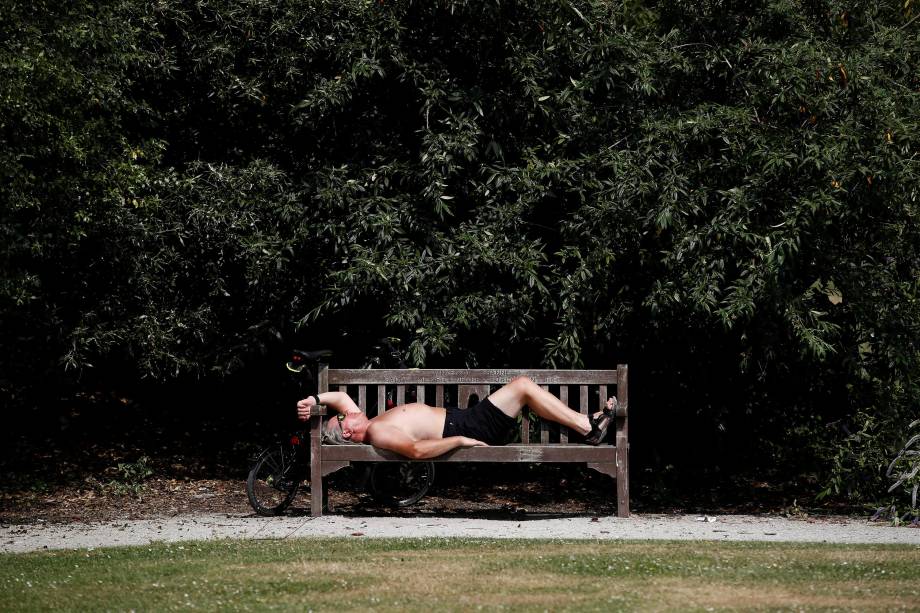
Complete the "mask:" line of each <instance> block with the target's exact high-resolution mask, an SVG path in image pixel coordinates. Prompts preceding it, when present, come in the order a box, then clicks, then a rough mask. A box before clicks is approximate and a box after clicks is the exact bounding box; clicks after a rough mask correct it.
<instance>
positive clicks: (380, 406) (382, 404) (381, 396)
mask: <svg viewBox="0 0 920 613" xmlns="http://www.w3.org/2000/svg"><path fill="white" fill-rule="evenodd" d="M386 412H387V386H386V385H378V386H377V415H383V414H384V413H386Z"/></svg>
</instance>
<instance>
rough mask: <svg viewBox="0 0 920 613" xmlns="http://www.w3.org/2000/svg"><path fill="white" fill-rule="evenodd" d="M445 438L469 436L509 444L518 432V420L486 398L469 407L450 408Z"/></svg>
mask: <svg viewBox="0 0 920 613" xmlns="http://www.w3.org/2000/svg"><path fill="white" fill-rule="evenodd" d="M446 410H447V417H446V418H445V419H444V438H447V437H448V436H468V437H470V438H474V439H476V440H479V441H482V442H483V443H486V444H488V445H507V444H508V443H510V442H511V441H513V440H514V437H515V435H516V434H517V420H516V419H515V418H513V417H509V416H508V415H505V414H504V413H502V411H501V409H499V408H498V407H497V406H495V405H494V404H492V402H491V401H490V400H489V399H488V398H485V399H483V400H481V401H480V402H479V404H477V405H476V406H472V407H470V408H468V409H457V408H448V409H446Z"/></svg>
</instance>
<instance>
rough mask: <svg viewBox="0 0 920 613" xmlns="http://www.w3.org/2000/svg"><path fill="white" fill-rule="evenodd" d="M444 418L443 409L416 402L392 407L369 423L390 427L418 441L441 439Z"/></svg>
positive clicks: (444, 411)
mask: <svg viewBox="0 0 920 613" xmlns="http://www.w3.org/2000/svg"><path fill="white" fill-rule="evenodd" d="M446 416H447V411H446V410H445V409H443V408H440V407H432V406H428V405H427V404H421V403H418V402H416V403H412V404H403V405H400V406H398V407H394V408H392V409H390V410H389V411H387V412H386V413H384V414H383V415H378V416H377V417H374V418H373V419H371V420H370V421H371V422H373V423H384V424H386V425H388V426H392V427H393V428H396V429H398V430H400V431H402V432H404V433H405V434H407V435H408V436H410V437H412V438H413V439H415V440H417V441H420V440H428V439H437V438H442V437H443V436H444V420H445V419H446Z"/></svg>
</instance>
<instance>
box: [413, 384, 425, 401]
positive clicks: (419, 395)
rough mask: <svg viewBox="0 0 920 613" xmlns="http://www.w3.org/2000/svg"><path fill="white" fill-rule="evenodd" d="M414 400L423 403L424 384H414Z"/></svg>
mask: <svg viewBox="0 0 920 613" xmlns="http://www.w3.org/2000/svg"><path fill="white" fill-rule="evenodd" d="M415 401H416V402H421V403H422V404H425V386H424V385H416V386H415Z"/></svg>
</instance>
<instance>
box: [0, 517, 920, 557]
mask: <svg viewBox="0 0 920 613" xmlns="http://www.w3.org/2000/svg"><path fill="white" fill-rule="evenodd" d="M329 536H344V537H348V538H375V537H407V538H420V537H464V538H525V539H526V538H534V539H536V538H540V539H553V538H565V539H605V540H614V539H656V540H661V539H677V540H708V541H769V542H782V541H786V542H789V541H793V542H817V543H844V544H856V543H900V544H910V545H916V546H918V547H920V529H918V528H907V527H899V528H895V527H892V526H891V525H889V524H885V523H869V522H867V521H860V520H853V519H845V518H832V519H806V520H799V519H785V518H779V517H759V516H752V515H721V516H708V517H707V516H698V515H634V516H633V517H631V518H629V519H619V518H616V517H600V518H591V517H566V518H561V519H526V518H522V519H520V520H492V519H472V518H469V519H468V518H458V517H342V516H336V515H329V516H325V517H321V518H315V519H314V518H311V517H272V518H266V517H250V516H232V515H231V516H228V515H186V516H177V517H173V518H164V519H145V520H137V521H123V522H121V521H119V522H114V523H113V522H107V523H101V524H32V525H20V526H17V525H3V526H0V552H4V553H7V552H24V551H36V550H44V549H78V548H89V547H109V546H119V545H145V544H148V543H152V542H178V541H190V540H209V539H224V538H243V539H283V538H304V537H329Z"/></svg>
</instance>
